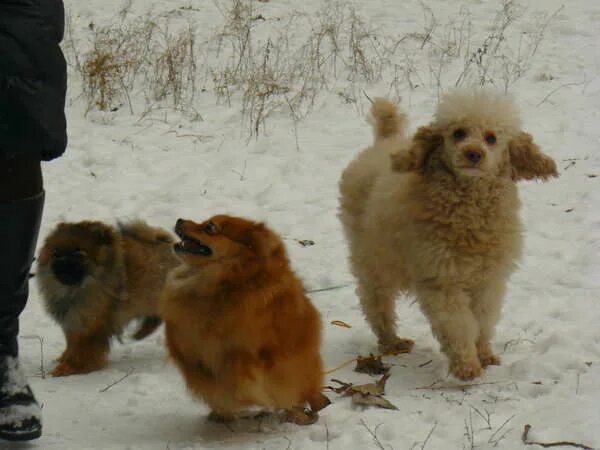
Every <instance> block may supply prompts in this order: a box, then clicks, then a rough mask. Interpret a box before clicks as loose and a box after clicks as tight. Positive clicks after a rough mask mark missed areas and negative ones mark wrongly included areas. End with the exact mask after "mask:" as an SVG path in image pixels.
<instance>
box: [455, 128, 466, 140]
mask: <svg viewBox="0 0 600 450" xmlns="http://www.w3.org/2000/svg"><path fill="white" fill-rule="evenodd" d="M452 137H453V138H454V139H456V140H457V141H462V140H463V139H464V138H466V137H467V130H465V129H464V128H457V129H456V130H454V132H453V133H452Z"/></svg>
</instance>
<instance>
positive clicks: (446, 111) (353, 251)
mask: <svg viewBox="0 0 600 450" xmlns="http://www.w3.org/2000/svg"><path fill="white" fill-rule="evenodd" d="M390 111H395V113H393V112H390ZM372 114H373V117H374V119H375V124H374V129H375V143H374V144H373V145H372V146H371V147H369V148H367V149H366V150H364V151H363V152H362V153H360V154H359V155H358V156H357V157H356V158H355V160H354V161H352V162H351V163H350V165H349V166H348V167H347V168H346V170H345V171H344V173H343V175H342V179H341V181H340V192H341V202H340V203H341V205H340V218H341V221H342V223H343V225H344V231H345V233H346V237H347V239H348V243H349V247H350V263H351V268H352V271H353V273H354V275H355V276H356V278H357V281H358V289H357V293H358V296H359V298H360V301H361V305H362V307H363V311H364V314H365V317H366V319H367V321H368V322H369V324H370V325H371V327H372V329H373V331H374V333H375V334H376V335H377V338H378V341H379V346H380V348H381V350H382V351H410V350H411V349H412V346H413V342H412V341H411V340H409V339H402V338H400V337H398V336H397V335H396V318H395V310H394V300H395V297H396V295H397V294H398V293H401V292H404V293H410V294H413V295H415V296H416V298H417V300H418V303H419V305H420V307H421V309H422V311H423V313H424V314H425V315H426V316H427V318H428V319H429V321H430V323H431V328H432V331H433V333H434V335H435V336H436V337H437V339H438V340H439V342H440V345H441V349H442V351H443V352H444V353H445V354H446V355H447V356H448V358H449V360H450V372H451V373H452V374H454V375H455V376H457V377H458V378H461V379H470V378H473V377H475V376H478V375H480V373H481V370H482V368H483V367H485V366H487V365H490V364H498V363H499V358H498V357H497V356H496V355H494V354H493V352H492V349H491V345H490V341H491V338H492V336H493V333H494V327H495V325H496V322H497V321H498V319H499V317H500V309H501V305H502V299H503V297H504V292H505V290H506V284H507V281H508V279H509V277H510V275H511V273H512V272H513V270H514V268H515V266H516V261H517V259H518V258H519V256H520V253H521V248H522V237H521V234H522V227H521V222H520V219H519V214H518V212H519V207H520V202H519V198H518V192H517V186H516V183H515V182H516V181H518V180H522V179H523V180H531V179H541V180H546V179H547V178H549V177H553V176H556V175H557V171H556V164H555V163H554V161H553V160H552V158H550V157H549V156H547V155H544V154H543V153H542V152H541V151H540V149H539V147H538V146H537V145H536V144H535V143H534V142H533V139H532V137H531V135H529V134H527V133H525V132H523V131H521V124H520V120H519V116H518V113H517V111H516V109H515V107H514V105H513V103H512V101H511V100H510V98H508V97H506V96H503V95H498V94H495V93H491V92H486V91H477V90H472V91H464V90H456V91H454V92H450V93H448V94H446V95H445V96H444V97H443V98H442V101H441V102H440V104H439V106H438V109H437V111H436V114H435V118H434V120H433V121H432V122H431V123H430V124H429V125H427V126H424V127H421V128H419V129H418V130H417V132H416V133H415V135H414V136H413V137H412V138H411V137H407V136H405V134H404V127H403V126H402V125H403V123H404V122H405V118H404V115H403V114H401V113H398V112H397V111H396V110H395V108H394V107H393V105H392V104H391V103H390V102H388V101H386V100H383V99H378V100H377V101H375V103H374V105H373V109H372ZM394 122H395V124H394Z"/></svg>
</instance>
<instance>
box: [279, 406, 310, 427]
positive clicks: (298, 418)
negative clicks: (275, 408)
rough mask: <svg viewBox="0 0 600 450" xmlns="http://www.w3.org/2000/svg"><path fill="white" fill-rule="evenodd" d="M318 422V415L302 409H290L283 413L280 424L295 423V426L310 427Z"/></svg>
mask: <svg viewBox="0 0 600 450" xmlns="http://www.w3.org/2000/svg"><path fill="white" fill-rule="evenodd" d="M317 420H319V413H317V412H315V411H311V410H308V409H303V408H292V409H288V410H286V411H284V412H283V415H282V417H281V421H282V422H290V423H295V424H296V425H312V424H313V423H315V422H316V421H317Z"/></svg>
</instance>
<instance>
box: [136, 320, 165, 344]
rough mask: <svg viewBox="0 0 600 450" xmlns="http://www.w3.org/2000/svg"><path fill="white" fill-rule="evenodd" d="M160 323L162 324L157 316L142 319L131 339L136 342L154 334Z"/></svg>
mask: <svg viewBox="0 0 600 450" xmlns="http://www.w3.org/2000/svg"><path fill="white" fill-rule="evenodd" d="M161 323H162V320H161V318H160V317H158V316H145V317H143V318H142V323H141V324H140V326H139V327H138V329H137V331H136V332H135V333H133V338H134V339H135V340H136V341H139V340H141V339H144V338H145V337H147V336H149V335H151V334H152V333H154V330H156V329H157V328H158V327H160V324H161Z"/></svg>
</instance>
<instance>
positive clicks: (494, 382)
mask: <svg viewBox="0 0 600 450" xmlns="http://www.w3.org/2000/svg"><path fill="white" fill-rule="evenodd" d="M501 383H504V382H503V381H490V382H487V383H470V384H447V385H442V386H422V387H416V388H414V389H416V390H431V391H435V390H443V389H466V388H471V387H476V386H485V385H487V384H501Z"/></svg>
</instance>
